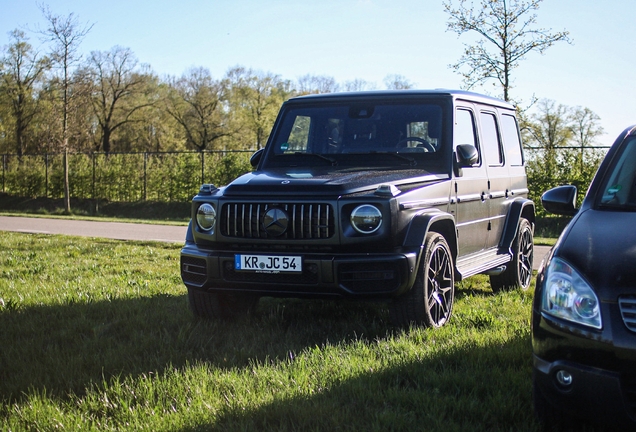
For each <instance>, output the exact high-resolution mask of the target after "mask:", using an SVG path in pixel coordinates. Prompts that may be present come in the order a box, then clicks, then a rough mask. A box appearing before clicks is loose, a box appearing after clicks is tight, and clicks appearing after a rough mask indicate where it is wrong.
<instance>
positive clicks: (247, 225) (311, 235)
mask: <svg viewBox="0 0 636 432" xmlns="http://www.w3.org/2000/svg"><path fill="white" fill-rule="evenodd" d="M274 208H278V209H281V210H284V212H285V214H286V215H287V219H286V223H287V226H286V229H285V230H284V232H283V233H282V234H272V233H271V232H268V230H267V229H266V227H265V226H264V225H263V217H264V216H265V214H266V213H267V212H268V211H269V210H271V209H274ZM220 225H221V234H223V235H224V236H226V237H235V238H253V239H284V240H315V239H328V238H331V237H332V236H333V234H334V231H335V228H334V227H335V225H334V214H333V208H332V206H331V205H330V204H323V203H293V204H291V203H288V204H262V203H257V204H250V203H229V204H224V205H223V208H222V211H221V220H220Z"/></svg>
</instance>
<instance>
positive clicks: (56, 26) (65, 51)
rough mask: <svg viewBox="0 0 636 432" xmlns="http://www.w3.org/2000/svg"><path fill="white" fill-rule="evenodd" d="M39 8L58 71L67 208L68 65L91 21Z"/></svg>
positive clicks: (72, 62) (75, 57)
mask: <svg viewBox="0 0 636 432" xmlns="http://www.w3.org/2000/svg"><path fill="white" fill-rule="evenodd" d="M40 10H41V11H42V14H43V15H44V18H45V19H46V21H47V27H46V28H45V29H44V30H41V31H40V34H41V35H42V37H43V39H44V40H45V41H48V42H51V43H52V49H51V59H52V60H53V62H54V63H55V64H57V66H58V69H59V71H60V85H61V93H62V95H61V100H62V148H63V151H64V207H65V210H66V212H68V213H70V211H71V199H70V191H69V180H68V118H69V107H70V99H71V98H72V93H71V91H70V89H71V86H72V84H73V80H72V77H73V74H72V69H73V68H74V67H76V66H77V64H78V63H79V61H80V59H81V55H80V54H79V46H80V44H81V43H82V41H83V40H84V37H86V35H87V34H88V32H90V30H91V28H92V27H93V25H92V24H91V25H88V24H81V23H80V22H79V20H78V18H77V17H76V16H75V15H74V14H73V13H71V14H69V15H67V16H62V15H55V14H54V13H53V12H51V10H50V9H49V7H48V6H46V5H40Z"/></svg>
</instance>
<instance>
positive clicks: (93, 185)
mask: <svg viewBox="0 0 636 432" xmlns="http://www.w3.org/2000/svg"><path fill="white" fill-rule="evenodd" d="M91 156H92V157H91V159H92V162H93V173H92V174H93V184H92V194H93V199H95V198H96V197H95V195H96V193H95V169H96V167H95V164H96V163H97V162H96V161H97V159H96V157H95V152H93V153H92V155H91Z"/></svg>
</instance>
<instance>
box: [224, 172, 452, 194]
mask: <svg viewBox="0 0 636 432" xmlns="http://www.w3.org/2000/svg"><path fill="white" fill-rule="evenodd" d="M447 179H449V176H448V175H447V174H431V173H429V172H427V171H424V170H421V169H418V170H415V169H410V170H404V169H402V170H375V171H373V170H365V171H359V170H356V171H349V170H341V171H325V170H316V169H309V170H302V171H298V170H275V171H274V170H272V171H266V172H264V171H260V172H253V173H248V174H245V175H243V176H241V177H239V178H237V179H236V180H234V181H233V182H232V183H230V184H229V185H228V186H227V187H226V188H225V191H224V195H225V196H251V197H253V196H254V195H255V194H258V195H261V196H262V195H281V194H282V195H288V194H303V195H307V194H314V195H320V196H334V195H336V196H339V195H346V194H352V193H359V192H364V191H373V190H375V189H376V188H377V187H378V186H379V185H382V184H393V185H395V186H397V187H398V188H400V189H401V190H402V191H403V190H404V189H405V188H406V189H408V188H410V187H413V186H415V185H420V184H422V183H429V182H438V181H442V180H447Z"/></svg>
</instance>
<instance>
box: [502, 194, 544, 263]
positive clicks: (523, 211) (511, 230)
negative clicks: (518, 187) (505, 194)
mask: <svg viewBox="0 0 636 432" xmlns="http://www.w3.org/2000/svg"><path fill="white" fill-rule="evenodd" d="M534 210H535V207H534V202H533V201H531V200H529V199H527V198H517V199H515V200H514V201H513V202H512V203H511V204H510V208H509V209H508V215H507V216H506V222H505V224H504V230H503V234H502V236H501V240H500V242H499V248H500V249H503V250H507V251H510V248H512V242H514V241H515V237H517V228H518V227H519V220H520V219H521V218H525V219H528V222H530V225H531V226H532V231H533V232H534V224H535V213H534Z"/></svg>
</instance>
